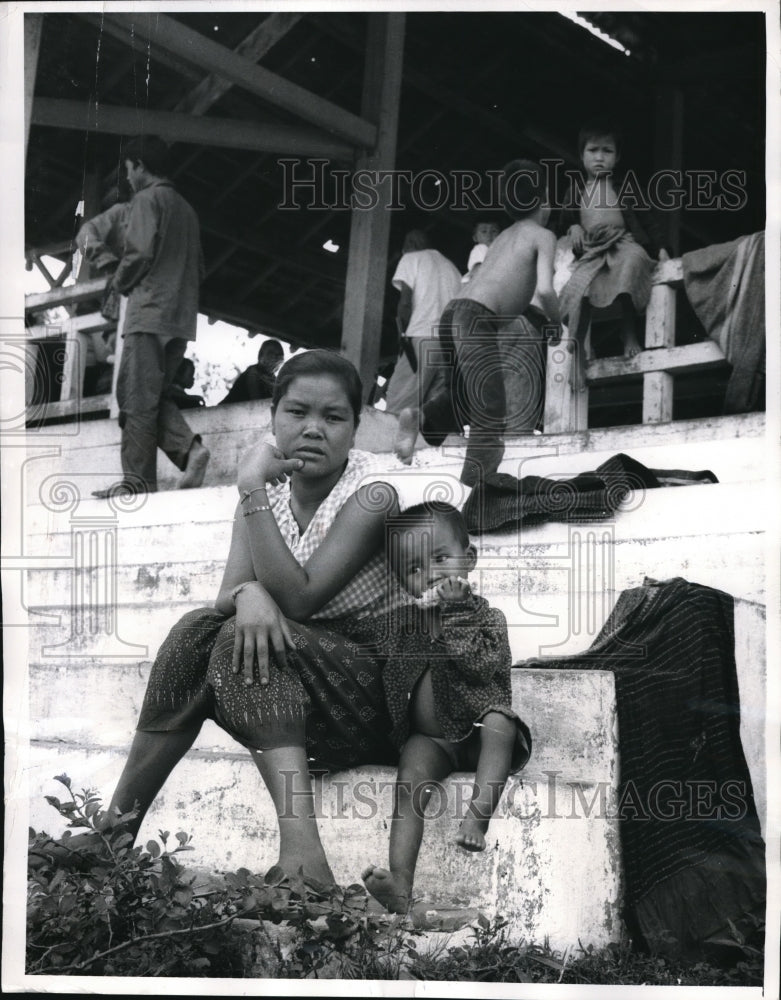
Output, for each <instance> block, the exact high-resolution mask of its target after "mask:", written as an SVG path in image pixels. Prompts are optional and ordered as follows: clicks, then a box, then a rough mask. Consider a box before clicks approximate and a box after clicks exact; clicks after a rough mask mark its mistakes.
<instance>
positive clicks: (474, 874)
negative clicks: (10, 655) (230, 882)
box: [27, 742, 621, 950]
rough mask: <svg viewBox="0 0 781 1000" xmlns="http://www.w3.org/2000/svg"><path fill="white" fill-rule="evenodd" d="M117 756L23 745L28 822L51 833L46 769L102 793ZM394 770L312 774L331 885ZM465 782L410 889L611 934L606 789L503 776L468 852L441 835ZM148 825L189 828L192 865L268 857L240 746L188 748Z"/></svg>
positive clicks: (616, 859) (615, 846)
mask: <svg viewBox="0 0 781 1000" xmlns="http://www.w3.org/2000/svg"><path fill="white" fill-rule="evenodd" d="M122 762H123V755H122V754H121V753H120V752H118V751H111V750H107V749H105V748H103V747H90V746H82V747H79V748H70V747H65V746H63V745H62V744H56V743H37V742H36V743H33V744H32V746H31V749H30V755H29V760H28V762H27V778H28V784H29V791H30V815H29V823H30V825H32V826H33V827H34V828H35V829H39V830H40V829H43V830H46V831H47V832H48V833H49V834H51V835H52V836H57V835H59V834H60V833H61V832H62V829H63V827H62V824H61V821H60V817H59V815H58V814H57V813H56V812H55V811H54V810H53V809H51V807H50V806H48V804H47V803H46V802H45V801H44V799H43V796H44V795H45V794H53V795H57V796H60V797H62V795H61V793H62V791H63V789H62V786H61V785H59V784H58V783H56V782H54V781H53V780H52V777H53V775H55V774H61V773H63V771H65V772H66V773H67V774H69V776H70V777H71V778H72V780H73V784H74V786H75V788H77V789H80V788H83V787H91V788H97V789H99V790H100V791H101V793H102V794H103V796H104V800H105V799H107V798H108V796H109V795H110V792H111V789H113V787H114V785H115V783H116V780H117V777H118V775H119V772H120V770H121V767H122ZM394 777H395V775H394V772H393V770H391V769H389V768H378V767H367V768H361V769H357V770H354V771H350V772H345V773H344V774H342V775H337V776H333V777H331V778H330V779H327V780H325V781H318V782H317V783H316V786H315V795H316V797H315V802H316V814H317V817H318V825H319V828H320V832H321V837H322V841H323V846H324V848H325V851H326V854H327V856H328V858H329V861H330V863H331V866H332V868H333V871H334V875H335V877H336V879H337V881H339V882H340V883H342V884H349V883H350V882H355V881H358V880H359V877H360V872H361V870H362V869H363V868H365V867H366V865H367V864H371V863H375V864H382V865H384V864H386V862H387V852H388V828H389V821H390V816H391V789H392V784H393V780H394ZM471 783H472V776H471V775H465V774H455V775H452V776H451V777H450V778H448V779H447V780H446V781H445V782H443V783H442V786H441V787H440V788H439V789H437V790H436V791H435V793H434V794H433V795H432V799H431V802H430V804H429V809H428V816H429V819H428V821H427V823H426V829H425V832H424V840H423V845H422V849H421V853H420V858H419V863H418V872H417V876H416V883H415V892H416V895H417V896H419V897H421V898H423V899H425V900H427V901H430V902H432V904H439V905H444V906H448V905H451V906H452V905H458V906H468V907H474V908H477V909H479V910H481V911H482V912H484V913H485V914H486V916H488V917H489V918H492V917H493V916H498V915H501V916H503V917H504V918H505V919H506V920H508V922H509V926H508V932H509V934H510V938H511V940H519V939H520V938H525V939H526V940H527V941H534V942H539V943H542V942H543V941H544V940H545V939H548V941H549V943H550V945H551V947H553V948H557V949H560V950H564V949H565V948H567V947H574V946H577V944H578V942H580V943H581V944H582V945H583V946H584V947H588V946H589V945H594V946H595V947H600V946H603V945H605V944H608V943H609V942H611V941H616V940H618V939H619V936H620V932H621V921H620V900H621V863H620V847H619V834H618V828H617V821H616V819H615V818H614V817H613V815H611V803H612V802H613V801H614V786H613V785H610V784H599V785H590V784H587V783H582V782H575V783H568V782H566V781H564V780H562V778H561V777H559V778H558V779H557V778H555V777H551V778H550V779H548V778H546V779H545V780H544V781H535V780H533V779H531V780H530V779H527V778H526V777H523V778H521V777H514V778H511V779H510V781H509V782H508V785H507V788H506V790H505V793H504V796H503V798H502V801H501V802H500V804H499V808H498V810H497V813H496V815H495V817H494V818H493V819H492V821H491V825H490V827H489V831H488V838H487V840H488V849H487V850H486V851H485V852H484V853H482V854H468V853H466V852H464V851H461V850H460V849H458V848H457V847H456V846H455V844H454V838H455V835H456V832H457V829H458V825H459V822H460V819H461V816H462V815H463V809H464V803H466V802H468V800H469V789H470V787H471ZM600 799H602V800H603V801H600ZM159 830H170V831H172V832H175V831H178V830H184V831H186V832H187V833H190V834H191V835H192V837H193V846H194V848H195V850H194V851H193V853H192V854H190V855H189V856H188V859H187V860H188V864H189V865H190V866H191V867H193V868H196V869H201V870H209V871H225V870H226V869H228V870H235V869H236V868H239V867H246V868H248V869H250V870H251V871H254V872H263V871H265V870H267V869H268V868H269V867H270V866H271V865H272V864H273V863H274V862H275V861H276V858H277V848H278V838H277V832H276V823H275V817H274V813H273V810H272V808H271V804H270V800H269V798H268V795H267V793H266V791H265V788H264V787H263V786H262V783H261V781H260V779H259V777H258V775H257V772H256V770H255V766H254V764H253V763H252V761H251V760H250V759H249V757H248V756H247V755H246V754H244V755H239V754H236V755H233V756H232V757H229V756H227V755H215V754H210V753H208V752H199V753H191V754H189V755H188V756H187V757H186V758H185V759H184V760H183V761H182V762H181V763H180V764H179V765H178V766H177V769H176V772H175V773H174V775H173V777H172V779H170V780H169V782H168V783H167V785H166V787H165V788H164V789H163V792H162V793H161V795H160V796H159V797H158V799H157V801H156V802H155V803H154V805H153V807H152V809H151V810H150V812H149V814H148V815H147V818H146V820H145V822H144V825H143V827H142V831H141V842H142V843H143V842H145V841H146V840H147V839H148V838H150V837H156V836H157V833H158V831H159ZM217 831H219V835H217Z"/></svg>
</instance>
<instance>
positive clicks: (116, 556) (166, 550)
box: [9, 472, 772, 608]
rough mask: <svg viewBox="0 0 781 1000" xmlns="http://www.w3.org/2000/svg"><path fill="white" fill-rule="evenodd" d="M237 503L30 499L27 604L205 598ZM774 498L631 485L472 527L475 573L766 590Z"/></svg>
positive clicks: (547, 583)
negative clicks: (586, 519)
mask: <svg viewBox="0 0 781 1000" xmlns="http://www.w3.org/2000/svg"><path fill="white" fill-rule="evenodd" d="M394 481H395V482H396V483H397V485H399V486H400V490H401V491H403V492H404V493H405V494H411V493H412V492H413V491H414V490H416V489H417V487H418V485H419V484H420V482H421V481H422V480H421V478H420V477H419V476H418V475H413V474H412V473H408V472H405V473H401V474H398V475H397V476H394ZM234 505H235V495H234V492H233V490H232V489H230V488H227V487H216V488H212V489H209V490H198V491H193V492H192V493H186V494H178V495H177V494H158V495H156V496H152V497H148V498H146V502H145V503H143V504H142V505H141V506H140V507H139V508H138V509H136V510H131V511H121V512H115V514H114V515H113V517H112V516H106V514H105V509H104V506H103V505H102V504H101V502H99V501H94V500H93V501H89V502H84V503H83V504H82V505H80V511H81V512H80V513H79V514H78V515H74V514H72V513H71V512H68V511H59V512H57V511H52V510H50V509H47V508H44V507H43V506H41V505H39V506H36V507H34V508H28V510H27V518H26V529H27V531H26V539H25V543H24V544H25V555H24V556H21V557H19V563H20V566H22V565H23V566H24V568H25V570H26V575H25V582H24V589H23V599H24V604H25V605H26V606H27V607H30V608H51V607H56V606H63V605H67V604H69V603H70V602H71V601H76V602H81V603H84V602H88V601H90V600H93V601H94V600H96V595H97V594H98V593H101V592H102V593H103V594H104V596H105V598H106V599H108V597H107V596H106V595H109V594H110V597H111V601H112V602H118V603H120V604H124V603H128V604H133V603H136V602H139V601H141V602H148V601H149V600H150V599H151V600H154V601H157V602H169V601H183V600H192V601H195V602H196V603H203V602H207V603H208V602H210V601H212V600H214V598H215V597H216V593H217V590H218V588H219V584H220V580H221V578H222V571H223V566H224V563H223V559H224V558H225V553H227V551H228V546H229V541H230V532H231V526H232V520H233V511H234ZM771 509H772V508H771V505H770V500H769V491H768V487H767V485H766V484H765V483H764V482H762V481H756V482H751V483H719V484H708V485H700V486H688V487H685V488H668V489H656V490H649V491H647V492H644V493H642V492H635V493H632V494H630V495H629V496H628V497H627V500H626V502H625V503H624V505H623V506H622V508H621V509H619V511H617V513H616V514H615V516H614V517H612V518H608V519H605V520H604V521H600V522H594V523H589V524H572V525H567V524H565V523H562V522H548V523H545V524H540V525H534V526H530V527H525V526H521V527H520V528H512V529H510V530H502V531H499V532H492V533H490V534H486V535H479V536H475V539H474V540H475V543H476V544H477V546H478V552H479V557H480V558H479V562H478V570H477V575H476V580H477V582H478V585H479V587H480V588H481V589H482V591H483V592H484V593H485V594H486V595H487V596H488V595H491V594H493V593H516V594H518V593H522V594H524V595H526V594H533V593H541V594H553V593H557V592H561V591H565V592H566V591H570V590H573V589H575V590H577V589H582V588H580V587H579V586H577V585H576V586H575V587H574V588H573V580H574V579H575V576H577V574H578V572H580V570H578V567H581V570H582V568H583V567H586V566H591V565H592V564H593V562H594V560H595V559H598V560H599V561H600V562H601V570H600V572H601V575H602V576H603V577H604V579H605V580H606V581H607V583H608V587H609V589H619V590H620V589H623V588H625V587H626V586H631V585H634V584H636V583H640V582H642V577H643V576H644V575H650V576H655V577H659V578H666V577H669V576H672V575H683V576H686V577H687V578H689V579H693V580H697V581H698V582H700V583H704V584H708V585H710V586H715V587H721V588H722V589H725V590H728V591H729V592H731V593H733V594H734V595H735V596H738V597H743V598H745V599H749V600H757V601H762V600H764V597H763V595H764V563H765V558H766V556H765V551H764V532H765V528H766V520H767V516H768V512H769V511H770V510H771ZM605 553H607V555H605ZM9 568H10V560H9Z"/></svg>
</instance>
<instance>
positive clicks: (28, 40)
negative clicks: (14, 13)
mask: <svg viewBox="0 0 781 1000" xmlns="http://www.w3.org/2000/svg"><path fill="white" fill-rule="evenodd" d="M23 17H24V155H25V159H26V158H27V143H28V140H29V138H30V122H31V120H32V110H33V94H34V93H35V77H36V76H37V73H38V53H39V51H40V48H41V33H42V31H43V14H24V15H23Z"/></svg>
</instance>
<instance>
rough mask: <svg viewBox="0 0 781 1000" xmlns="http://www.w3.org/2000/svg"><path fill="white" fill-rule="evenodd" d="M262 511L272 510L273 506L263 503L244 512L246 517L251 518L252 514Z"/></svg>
mask: <svg viewBox="0 0 781 1000" xmlns="http://www.w3.org/2000/svg"><path fill="white" fill-rule="evenodd" d="M261 510H271V504H268V503H261V504H258V506H257V507H248V508H247V510H245V511H244V516H245V517H249V516H250V514H257V513H258V512H259V511H261Z"/></svg>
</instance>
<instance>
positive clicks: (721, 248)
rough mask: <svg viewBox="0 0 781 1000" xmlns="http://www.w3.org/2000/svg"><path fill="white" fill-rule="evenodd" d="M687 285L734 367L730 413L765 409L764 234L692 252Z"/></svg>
mask: <svg viewBox="0 0 781 1000" xmlns="http://www.w3.org/2000/svg"><path fill="white" fill-rule="evenodd" d="M681 260H682V264H683V285H684V288H685V289H686V295H687V298H688V299H689V302H691V304H692V308H693V309H694V311H695V313H696V314H697V318H698V319H699V321H700V322H701V323H702V325H703V326H704V327H705V332H706V333H707V334H708V336H709V337H710V339H711V340H715V341H716V343H717V344H718V345H719V347H720V348H721V349H722V351H723V352H724V357H725V358H726V359H727V361H729V363H730V364H731V365H732V374H731V375H730V379H729V382H728V383H727V392H726V396H725V399H724V412H725V413H746V412H748V411H750V410H756V409H761V408H762V407H763V405H764V385H765V234H764V233H753V234H752V235H751V236H741V237H740V239H737V240H733V241H732V242H731V243H718V244H716V245H715V246H710V247H703V249H702V250H692V251H691V252H690V253H685V254H684V255H683V257H682V258H681Z"/></svg>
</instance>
